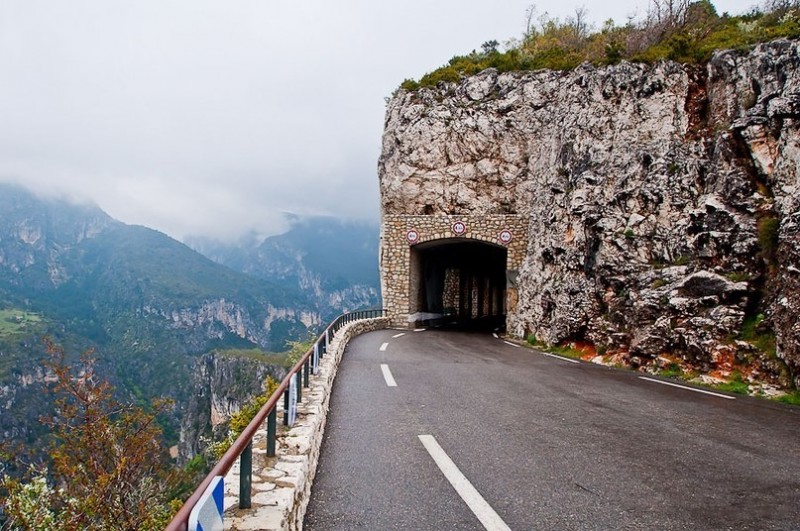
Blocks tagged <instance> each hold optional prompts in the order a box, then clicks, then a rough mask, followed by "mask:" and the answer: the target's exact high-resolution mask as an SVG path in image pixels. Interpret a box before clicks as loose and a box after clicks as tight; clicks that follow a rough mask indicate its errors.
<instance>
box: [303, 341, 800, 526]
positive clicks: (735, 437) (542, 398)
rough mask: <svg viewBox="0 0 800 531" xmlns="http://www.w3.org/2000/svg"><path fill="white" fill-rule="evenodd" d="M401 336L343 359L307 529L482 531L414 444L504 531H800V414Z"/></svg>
mask: <svg viewBox="0 0 800 531" xmlns="http://www.w3.org/2000/svg"><path fill="white" fill-rule="evenodd" d="M400 333H401V331H396V330H382V331H378V332H372V333H369V334H365V335H362V336H359V337H357V338H355V339H354V340H353V341H352V342H351V343H350V345H349V346H348V348H347V350H346V352H345V354H344V359H343V361H342V365H341V367H340V372H339V374H338V376H337V378H336V382H335V385H334V390H333V395H332V397H331V411H330V413H329V417H328V427H327V430H326V433H325V438H324V441H323V446H322V453H321V457H320V464H319V468H318V471H317V476H316V479H315V481H314V486H313V488H312V493H311V494H312V495H311V502H310V505H309V508H308V513H307V515H306V520H305V525H304V527H305V528H306V529H310V530H329V529H336V530H345V529H347V530H349V529H368V530H376V531H377V530H384V529H411V530H427V529H432V530H434V529H435V530H449V529H476V530H480V529H484V526H483V525H482V524H481V521H479V519H478V517H477V516H476V515H475V513H473V511H472V510H471V509H470V508H469V507H468V505H467V503H466V502H465V501H464V500H463V499H462V498H461V497H460V496H459V494H458V493H457V491H456V490H455V489H454V487H453V486H452V485H451V484H450V483H449V482H448V479H446V477H445V475H444V474H443V473H442V471H441V470H440V469H439V467H438V466H437V464H436V462H435V461H434V459H433V458H432V457H431V454H429V453H428V451H427V450H426V447H425V446H423V444H422V442H421V440H420V438H419V436H420V435H431V436H433V438H434V439H435V440H436V441H437V442H438V444H439V445H440V446H441V448H442V449H443V450H444V452H445V453H446V454H447V455H448V456H449V458H450V459H451V460H452V462H453V463H454V464H455V466H456V467H457V468H458V469H459V470H460V472H461V473H463V475H464V476H465V477H466V479H467V480H468V481H469V482H470V483H471V484H472V485H473V486H474V488H475V489H476V490H477V491H478V493H479V494H480V495H481V496H482V497H483V499H484V500H485V502H486V503H487V504H488V505H489V506H491V508H492V509H493V510H494V511H495V512H496V514H497V516H498V517H499V518H500V519H502V521H503V522H505V524H506V525H507V526H508V528H510V529H513V530H528V529H530V530H534V529H548V530H549V529H580V530H589V529H659V530H661V529H664V530H667V529H681V530H683V529H735V530H745V529H754V530H755V529H758V530H762V529H763V530H766V529H800V408H796V407H791V406H785V405H782V404H777V403H772V402H768V401H766V400H757V399H753V398H747V397H736V399H734V400H730V399H725V398H722V397H718V396H712V395H708V394H702V393H697V392H693V391H689V390H685V389H680V388H676V387H670V386H667V385H660V384H658V383H655V382H651V381H646V380H643V379H642V378H641V376H642V375H641V374H638V373H634V372H629V371H621V370H614V369H609V368H605V367H601V366H597V365H593V364H590V363H580V364H575V363H570V362H568V361H564V360H562V359H556V358H552V357H548V356H545V355H543V354H541V353H538V352H536V351H533V350H530V349H527V348H518V347H516V348H515V347H512V346H509V345H507V344H505V343H504V342H503V341H501V340H499V339H496V338H494V337H492V336H491V335H482V334H469V333H463V332H448V331H424V332H411V331H406V332H405V334H404V335H402V336H400V337H393V336H395V335H397V334H400ZM384 343H387V345H386V346H385V347H384V348H385V350H381V346H382V345H383V344H384ZM382 364H385V365H386V366H387V367H388V369H389V371H390V373H391V375H392V376H393V378H394V380H395V382H396V384H397V387H389V386H388V385H387V380H386V379H385V377H384V374H383V372H382V369H381V365H382ZM729 396H732V395H729Z"/></svg>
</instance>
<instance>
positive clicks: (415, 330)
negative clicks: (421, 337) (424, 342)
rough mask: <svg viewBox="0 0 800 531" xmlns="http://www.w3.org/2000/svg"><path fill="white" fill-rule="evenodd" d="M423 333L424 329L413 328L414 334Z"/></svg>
mask: <svg viewBox="0 0 800 531" xmlns="http://www.w3.org/2000/svg"><path fill="white" fill-rule="evenodd" d="M424 331H425V329H424V328H415V329H414V332H424Z"/></svg>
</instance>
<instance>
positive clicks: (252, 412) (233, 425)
mask: <svg viewBox="0 0 800 531" xmlns="http://www.w3.org/2000/svg"><path fill="white" fill-rule="evenodd" d="M278 385H279V382H277V381H276V380H275V379H274V378H272V377H271V376H267V380H266V387H267V390H266V391H264V393H263V394H260V395H258V396H256V397H255V398H253V399H252V400H250V401H249V402H247V403H246V404H245V405H243V406H242V409H240V410H239V411H237V412H236V413H234V414H233V415H231V418H230V420H229V421H228V433H227V434H226V435H225V437H224V438H223V439H222V440H219V441H215V442H214V443H212V444H210V445H209V446H208V448H207V449H206V453H207V454H208V455H209V456H211V457H212V458H214V459H217V460H219V459H220V458H222V456H223V455H225V452H227V451H228V448H230V447H231V445H232V444H233V443H234V441H236V439H237V438H238V437H239V435H241V434H242V432H243V431H244V430H245V428H247V425H248V424H250V421H251V420H253V419H254V418H255V416H256V415H257V414H258V412H259V411H261V408H262V407H263V406H264V404H266V403H267V401H268V400H269V397H270V396H272V393H274V392H275V390H276V389H277V388H278Z"/></svg>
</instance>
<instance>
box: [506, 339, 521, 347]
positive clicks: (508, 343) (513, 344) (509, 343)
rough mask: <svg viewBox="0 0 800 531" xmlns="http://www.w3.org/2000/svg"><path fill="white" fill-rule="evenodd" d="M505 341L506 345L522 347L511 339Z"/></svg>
mask: <svg viewBox="0 0 800 531" xmlns="http://www.w3.org/2000/svg"><path fill="white" fill-rule="evenodd" d="M503 343H505V344H506V345H511V346H512V347H515V348H522V347H520V346H519V345H517V344H516V343H512V342H511V341H503Z"/></svg>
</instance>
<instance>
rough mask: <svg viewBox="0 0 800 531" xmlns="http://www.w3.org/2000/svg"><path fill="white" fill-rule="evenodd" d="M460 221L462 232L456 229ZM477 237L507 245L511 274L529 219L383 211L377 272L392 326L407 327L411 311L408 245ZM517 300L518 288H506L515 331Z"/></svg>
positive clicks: (413, 293)
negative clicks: (506, 236) (507, 236)
mask: <svg viewBox="0 0 800 531" xmlns="http://www.w3.org/2000/svg"><path fill="white" fill-rule="evenodd" d="M458 222H461V223H463V225H464V227H465V229H466V230H465V231H464V232H463V233H459V231H458V228H459V227H458V226H457V225H456V224H457V223H458ZM504 231H508V233H510V235H511V239H510V241H508V242H504V241H503V240H502V237H501V234H502V233H503V232H504ZM454 239H455V240H457V239H463V240H465V241H480V242H485V243H490V244H494V245H499V246H502V247H505V248H506V249H507V251H508V255H507V261H506V272H507V274H508V273H510V274H508V276H509V277H511V278H515V277H516V272H517V271H518V270H519V268H520V266H521V265H522V259H523V257H524V254H525V251H526V247H527V242H528V224H527V222H526V221H525V220H524V218H523V216H518V215H481V216H477V215H474V216H449V215H427V216H426V215H400V214H384V216H383V222H382V224H381V252H380V271H381V289H382V291H383V301H384V307H385V308H386V310H387V311H388V316H389V318H390V319H391V324H392V326H394V327H402V328H405V327H407V326H409V322H408V316H409V314H411V313H413V307H412V306H414V305H415V303H414V301H416V297H417V290H418V289H419V279H418V278H416V275H418V271H417V269H418V268H416V267H413V266H412V263H411V258H412V253H411V247H412V246H414V245H419V244H421V243H425V242H431V241H436V240H449V241H452V240H454ZM517 300H518V297H517V293H516V287H515V286H513V285H510V286H508V287H507V289H506V314H507V317H506V320H507V323H506V324H507V328H508V330H509V331H513V330H515V328H516V327H515V326H514V322H515V319H516V311H517V305H516V301H517Z"/></svg>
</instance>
